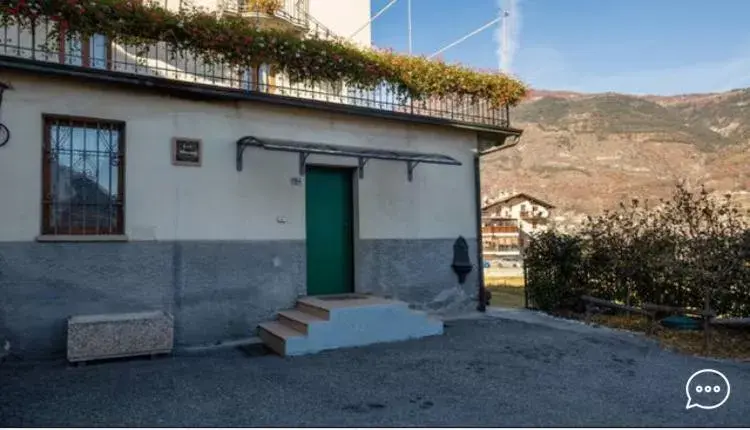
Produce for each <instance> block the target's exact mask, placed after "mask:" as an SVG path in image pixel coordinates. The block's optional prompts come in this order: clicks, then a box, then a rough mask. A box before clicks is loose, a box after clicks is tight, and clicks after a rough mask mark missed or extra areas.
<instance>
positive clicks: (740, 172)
mask: <svg viewBox="0 0 750 430" xmlns="http://www.w3.org/2000/svg"><path fill="white" fill-rule="evenodd" d="M511 119H512V120H513V123H514V126H518V127H520V128H523V129H524V134H523V136H522V137H521V141H520V143H519V145H518V146H516V147H514V148H512V149H508V150H505V151H501V152H498V153H495V154H490V155H488V156H486V157H485V158H484V159H483V162H482V192H483V195H484V196H485V197H489V198H492V197H494V196H497V195H499V194H500V193H502V192H513V191H515V192H526V193H529V194H531V195H534V196H536V197H539V198H540V199H542V200H545V201H549V202H550V203H552V204H554V205H556V206H557V210H556V215H558V216H559V217H560V219H559V220H558V223H559V224H561V225H569V224H571V223H577V222H578V221H580V220H581V219H582V218H583V217H585V215H595V214H597V213H600V212H601V211H602V210H604V209H610V208H615V207H616V206H617V205H618V203H619V202H620V201H629V200H631V199H633V198H638V199H640V200H644V199H649V200H655V199H658V198H660V197H669V196H670V195H671V193H672V191H673V190H674V185H675V183H676V182H677V181H681V180H685V181H688V183H689V184H693V185H698V184H701V183H702V184H705V185H706V187H707V188H708V189H709V190H711V191H712V192H714V193H721V194H725V193H731V194H733V195H734V196H735V198H736V200H737V201H738V203H739V204H740V205H742V206H744V207H746V208H750V192H749V191H750V169H748V167H747V166H748V162H750V89H741V90H733V91H729V92H725V93H716V94H687V95H681V96H669V97H666V96H632V95H626V94H616V93H605V94H581V93H573V92H556V91H532V93H531V94H530V96H529V97H528V98H527V99H526V100H525V101H524V102H522V103H521V104H520V105H519V106H518V107H516V108H515V109H513V111H512V112H511Z"/></svg>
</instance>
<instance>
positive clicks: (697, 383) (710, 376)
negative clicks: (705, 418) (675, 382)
mask: <svg viewBox="0 0 750 430" xmlns="http://www.w3.org/2000/svg"><path fill="white" fill-rule="evenodd" d="M730 391H731V388H730V386H729V379H727V377H726V376H724V374H723V373H721V372H719V371H718V370H714V369H703V370H699V371H697V372H695V373H693V374H692V375H691V376H690V378H689V379H688V381H687V384H685V393H686V394H687V406H686V407H685V409H692V408H700V409H716V408H718V407H719V406H721V405H723V404H724V403H725V402H726V401H727V400H728V399H729V393H730Z"/></svg>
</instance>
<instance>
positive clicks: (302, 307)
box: [295, 299, 331, 320]
mask: <svg viewBox="0 0 750 430" xmlns="http://www.w3.org/2000/svg"><path fill="white" fill-rule="evenodd" d="M295 308H296V310H298V311H300V312H304V313H306V314H310V315H313V316H316V317H318V318H320V319H322V320H330V319H331V311H330V310H329V309H326V308H324V307H322V306H320V305H319V304H317V303H315V302H311V303H308V302H306V301H304V300H303V299H300V300H297V305H296V306H295Z"/></svg>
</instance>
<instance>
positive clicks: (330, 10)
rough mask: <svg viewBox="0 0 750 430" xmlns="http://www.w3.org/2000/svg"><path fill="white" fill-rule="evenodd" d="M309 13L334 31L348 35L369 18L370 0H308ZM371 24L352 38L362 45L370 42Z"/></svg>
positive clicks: (367, 44) (341, 34) (368, 44)
mask: <svg viewBox="0 0 750 430" xmlns="http://www.w3.org/2000/svg"><path fill="white" fill-rule="evenodd" d="M309 1H310V3H309V4H310V15H312V16H313V17H314V18H315V19H316V20H318V21H320V22H321V24H323V25H325V26H326V27H328V28H329V29H330V30H331V31H333V32H334V33H336V34H338V35H340V36H342V37H349V36H351V35H352V34H353V33H354V32H355V31H357V30H359V28H360V27H362V26H363V25H365V24H366V23H368V21H369V20H370V13H371V12H370V7H371V6H370V3H371V0H309ZM371 27H372V26H371V25H369V24H368V25H367V27H365V28H364V29H362V31H360V32H359V33H357V35H356V36H354V37H353V38H352V40H353V41H354V42H356V43H357V44H360V45H363V46H370V45H371V44H372V28H371Z"/></svg>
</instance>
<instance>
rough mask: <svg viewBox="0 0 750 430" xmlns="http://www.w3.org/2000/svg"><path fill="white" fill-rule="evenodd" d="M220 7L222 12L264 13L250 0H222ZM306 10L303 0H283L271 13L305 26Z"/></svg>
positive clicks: (306, 20)
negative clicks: (279, 6)
mask: <svg viewBox="0 0 750 430" xmlns="http://www.w3.org/2000/svg"><path fill="white" fill-rule="evenodd" d="M220 9H221V10H222V11H223V12H229V13H240V14H249V13H250V14H252V13H258V12H260V13H264V12H263V11H258V10H256V9H255V8H254V7H253V5H252V1H251V0H223V1H222V2H221V6H220ZM307 12H308V11H307V2H306V1H305V0H283V1H282V2H281V8H279V9H278V10H276V11H274V13H273V15H274V16H276V17H278V18H281V19H284V20H286V21H288V22H290V23H292V24H294V25H297V26H300V27H305V28H306V27H307V26H308V18H309V16H310V15H309V14H308V13H307Z"/></svg>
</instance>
